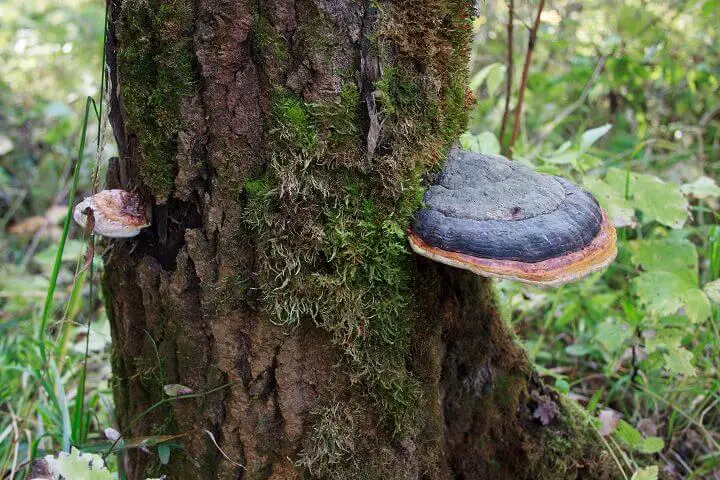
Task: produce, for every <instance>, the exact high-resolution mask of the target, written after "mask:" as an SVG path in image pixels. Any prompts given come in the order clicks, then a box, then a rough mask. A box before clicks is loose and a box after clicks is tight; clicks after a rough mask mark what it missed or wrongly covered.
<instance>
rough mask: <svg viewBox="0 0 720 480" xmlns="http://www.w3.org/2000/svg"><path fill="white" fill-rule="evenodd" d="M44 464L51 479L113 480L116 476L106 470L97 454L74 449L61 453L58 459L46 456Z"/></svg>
mask: <svg viewBox="0 0 720 480" xmlns="http://www.w3.org/2000/svg"><path fill="white" fill-rule="evenodd" d="M43 462H44V463H45V465H46V466H47V471H48V473H50V475H52V477H51V478H54V479H60V478H67V479H83V480H113V479H114V478H115V476H114V475H113V474H112V473H110V471H109V470H108V469H107V468H105V462H104V461H103V459H102V457H101V456H100V455H97V454H92V453H83V452H81V451H79V450H78V449H76V448H75V447H72V448H71V449H70V453H67V452H60V453H58V456H57V458H56V457H54V456H52V455H46V456H45V457H44V458H43Z"/></svg>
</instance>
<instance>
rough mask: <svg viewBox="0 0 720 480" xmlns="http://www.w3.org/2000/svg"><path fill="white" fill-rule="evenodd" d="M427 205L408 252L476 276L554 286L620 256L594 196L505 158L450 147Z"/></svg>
mask: <svg viewBox="0 0 720 480" xmlns="http://www.w3.org/2000/svg"><path fill="white" fill-rule="evenodd" d="M424 203H425V208H423V209H421V210H420V211H419V212H418V213H417V214H416V217H415V224H414V228H413V229H411V231H410V245H411V246H412V249H413V250H414V251H415V252H416V253H418V254H420V255H423V256H425V257H428V258H430V259H432V260H434V261H437V262H440V263H444V264H447V265H451V266H454V267H458V268H464V269H467V270H470V271H472V272H474V273H476V274H478V275H483V276H486V277H496V278H505V279H510V280H517V281H520V282H525V283H530V284H535V285H543V286H558V285H562V284H565V283H568V282H572V281H574V280H578V279H581V278H583V277H585V276H587V275H589V274H590V273H592V272H596V271H599V270H602V269H604V268H605V267H607V266H608V265H609V264H610V263H612V261H613V260H614V259H615V255H616V254H617V248H616V244H615V243H616V233H615V227H613V225H612V224H611V223H610V222H609V220H608V218H607V216H606V215H605V212H604V211H603V209H602V208H601V207H600V206H599V205H598V203H597V201H596V200H595V198H593V196H592V195H590V194H589V193H587V192H585V191H584V190H582V189H580V188H579V187H577V186H575V185H573V184H572V183H570V182H568V181H567V180H565V179H563V178H560V177H554V176H551V175H545V174H542V173H537V172H535V171H533V170H531V169H530V168H528V167H526V166H524V165H520V164H518V163H513V162H511V161H509V160H507V159H506V158H504V157H500V156H496V155H481V154H477V153H472V152H468V151H464V150H460V149H457V148H455V149H453V150H452V151H451V152H450V155H449V157H448V159H447V163H446V164H445V168H443V170H442V172H441V173H440V174H439V176H438V178H437V181H436V182H435V184H434V185H432V186H431V187H430V188H429V189H428V191H427V193H426V194H425V197H424Z"/></svg>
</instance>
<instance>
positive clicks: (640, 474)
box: [630, 465, 659, 480]
mask: <svg viewBox="0 0 720 480" xmlns="http://www.w3.org/2000/svg"><path fill="white" fill-rule="evenodd" d="M658 474H659V469H658V467H657V466H655V465H653V466H652V467H646V468H641V469H640V470H638V471H637V472H635V473H633V476H632V478H631V479H630V480H657V478H658Z"/></svg>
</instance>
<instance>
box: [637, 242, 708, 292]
mask: <svg viewBox="0 0 720 480" xmlns="http://www.w3.org/2000/svg"><path fill="white" fill-rule="evenodd" d="M630 249H631V250H632V252H633V254H632V257H631V259H630V260H631V261H632V263H633V264H634V265H635V266H638V267H642V269H643V270H644V271H647V272H657V271H660V272H670V273H673V274H675V275H677V276H679V277H682V278H684V279H686V280H687V281H688V283H689V284H693V285H697V283H698V254H697V249H696V248H695V245H693V244H692V243H691V242H689V241H687V240H637V241H633V242H630Z"/></svg>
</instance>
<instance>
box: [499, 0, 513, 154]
mask: <svg viewBox="0 0 720 480" xmlns="http://www.w3.org/2000/svg"><path fill="white" fill-rule="evenodd" d="M508 10H509V13H508V23H507V72H506V75H505V110H503V117H502V125H500V137H499V138H500V145H502V151H503V153H504V154H505V155H508V156H511V152H510V151H509V149H508V148H507V146H506V145H505V140H504V138H505V129H506V128H507V122H508V117H509V116H510V115H509V114H510V95H511V93H512V80H513V20H514V17H515V0H509V2H508ZM511 158H512V157H511Z"/></svg>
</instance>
